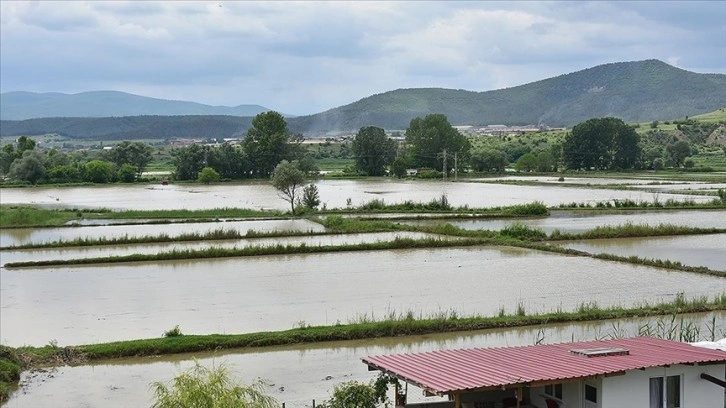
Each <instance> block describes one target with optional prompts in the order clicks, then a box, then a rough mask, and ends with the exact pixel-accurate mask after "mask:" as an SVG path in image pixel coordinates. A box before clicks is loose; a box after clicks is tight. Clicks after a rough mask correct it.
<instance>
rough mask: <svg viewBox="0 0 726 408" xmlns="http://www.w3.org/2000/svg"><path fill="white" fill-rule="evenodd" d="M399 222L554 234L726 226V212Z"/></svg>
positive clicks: (560, 214) (572, 213) (563, 214)
mask: <svg viewBox="0 0 726 408" xmlns="http://www.w3.org/2000/svg"><path fill="white" fill-rule="evenodd" d="M399 222H400V223H404V224H410V225H437V224H451V225H454V226H457V227H459V228H463V229H467V230H478V229H488V230H495V231H498V230H501V229H502V228H504V227H507V226H510V225H512V224H517V223H519V224H525V225H528V226H530V227H534V228H541V229H542V230H543V231H545V232H546V233H548V234H551V233H552V231H554V230H560V232H562V233H581V232H585V231H588V230H591V229H594V228H596V227H599V226H604V225H612V226H615V225H623V224H627V223H631V224H635V225H640V224H645V225H650V226H658V225H660V224H673V225H681V226H687V227H697V228H726V211H724V210H662V211H638V212H622V213H618V214H602V213H597V212H586V211H553V212H552V215H551V216H549V217H542V218H518V219H496V220H481V219H477V220H466V219H448V220H447V219H438V220H410V221H399Z"/></svg>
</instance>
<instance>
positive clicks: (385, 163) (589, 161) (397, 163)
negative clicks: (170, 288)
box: [0, 111, 693, 184]
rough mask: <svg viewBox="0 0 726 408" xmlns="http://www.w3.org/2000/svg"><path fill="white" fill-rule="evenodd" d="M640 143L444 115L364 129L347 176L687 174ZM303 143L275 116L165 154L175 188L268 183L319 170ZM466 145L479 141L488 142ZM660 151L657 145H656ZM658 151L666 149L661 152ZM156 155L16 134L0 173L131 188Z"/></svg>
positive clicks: (601, 126) (604, 121) (670, 145)
mask: <svg viewBox="0 0 726 408" xmlns="http://www.w3.org/2000/svg"><path fill="white" fill-rule="evenodd" d="M648 135H649V136H647V137H648V138H649V139H648V140H647V142H648V143H647V147H646V148H644V147H643V141H642V140H641V138H640V136H639V135H638V134H637V133H636V130H635V128H634V127H633V126H630V125H627V124H626V123H624V122H623V121H622V120H621V119H617V118H612V117H606V118H594V119H589V120H587V121H585V122H582V123H580V124H578V125H576V126H574V127H573V128H572V130H571V131H570V132H568V133H566V134H565V135H564V138H562V140H559V141H555V142H552V141H551V140H547V139H546V138H541V139H539V140H537V139H536V138H537V136H534V137H533V140H534V144H533V146H530V145H529V144H526V143H524V142H523V141H522V140H521V139H519V140H512V138H511V136H500V137H486V138H479V139H470V138H469V137H467V136H465V135H463V134H462V133H461V132H459V131H458V130H457V129H456V128H454V127H453V126H452V125H451V123H449V120H448V118H447V117H446V116H445V115H443V114H429V115H426V116H424V117H419V118H414V119H413V120H411V122H410V124H409V127H408V128H407V129H406V130H405V132H404V133H403V134H402V135H400V137H398V138H396V139H394V138H391V137H389V135H388V134H387V133H386V131H385V130H384V129H382V128H379V127H375V126H366V127H362V128H361V129H360V130H359V131H358V132H357V133H356V134H355V136H354V137H353V140H352V143H351V147H350V149H349V150H348V145H345V149H346V155H348V154H349V155H350V156H352V158H353V161H354V168H353V169H352V170H353V171H354V172H356V173H357V174H359V175H363V176H384V175H393V176H397V177H403V176H404V175H406V172H407V169H411V168H414V169H418V177H442V176H443V175H444V174H445V173H453V172H457V171H464V170H467V169H470V170H472V171H475V172H502V171H504V169H505V168H506V167H508V166H509V165H510V164H514V168H515V169H516V170H517V171H524V172H530V171H537V172H550V171H557V170H560V169H569V170H627V169H646V168H648V169H656V170H657V169H660V168H662V167H664V166H669V165H670V166H673V167H680V166H685V167H689V166H692V165H693V162H692V161H690V162H689V160H688V159H687V158H688V157H689V156H690V155H691V154H692V153H693V150H692V148H691V146H690V145H689V144H688V143H687V142H686V141H683V140H675V139H674V140H667V141H662V140H661V141H656V142H657V143H654V142H653V139H654V138H655V137H656V135H657V134H655V133H653V132H651V133H649V134H648ZM303 140H304V139H303V136H302V135H300V134H294V133H292V132H291V131H290V130H289V128H288V126H287V122H286V120H285V118H284V117H283V116H282V115H281V114H279V113H277V112H274V111H270V112H264V113H261V114H259V115H257V116H255V117H254V118H253V119H252V122H251V127H250V128H249V130H248V131H247V133H246V135H245V137H244V139H243V140H242V141H241V143H239V144H231V143H223V144H217V145H204V144H191V145H189V146H185V147H181V148H175V149H173V150H172V156H173V165H174V172H173V177H174V179H176V180H189V181H199V182H203V183H211V182H214V181H218V180H220V179H228V180H235V179H248V178H262V179H265V178H270V177H271V176H273V174H274V171H275V168H276V167H277V166H278V165H279V164H280V163H281V162H283V161H285V162H287V163H291V164H293V165H294V166H295V167H296V168H297V169H298V170H299V171H301V172H302V174H303V175H305V176H310V175H313V174H316V173H317V172H318V167H317V165H316V162H315V156H314V155H313V154H312V152H310V151H309V150H308V149H307V148H306V147H305V146H304V145H303V144H302V142H303ZM472 140H486V142H485V143H479V142H476V143H477V145H475V146H473V145H472ZM659 143H660V144H659ZM663 146H665V147H663ZM153 153H154V149H153V148H152V147H151V146H150V145H148V144H146V143H143V142H130V141H123V142H120V143H118V144H116V145H115V146H113V147H112V148H111V149H110V150H104V151H103V152H101V153H100V154H94V153H90V152H74V153H63V152H60V151H58V150H56V149H50V150H48V151H45V152H41V151H39V150H38V149H36V144H35V142H34V141H33V140H32V139H30V138H29V137H26V136H21V137H19V138H18V139H17V140H16V143H15V144H7V145H5V146H4V147H3V148H2V149H1V150H0V171H1V172H2V175H4V176H5V177H7V178H9V179H11V180H16V181H24V182H28V183H32V184H37V183H44V182H49V183H71V182H93V183H108V182H116V181H118V182H133V181H136V180H139V179H140V177H141V175H142V173H143V172H144V170H145V169H146V167H147V166H148V164H149V163H150V162H151V161H152V158H153Z"/></svg>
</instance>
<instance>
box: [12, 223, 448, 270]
mask: <svg viewBox="0 0 726 408" xmlns="http://www.w3.org/2000/svg"><path fill="white" fill-rule="evenodd" d="M396 238H411V239H424V238H434V239H456V238H455V237H450V236H443V235H435V234H425V233H416V232H405V231H399V232H375V233H367V234H336V235H312V236H299V237H275V238H245V239H235V240H214V241H199V242H171V243H158V244H138V245H108V246H90V247H68V248H52V249H19V250H3V253H2V256H0V266H2V265H5V264H7V263H11V262H21V261H23V262H24V261H35V262H37V261H48V260H67V259H83V258H98V257H109V256H124V255H131V254H157V253H160V252H169V251H175V250H176V251H179V250H202V249H207V248H212V247H214V248H246V247H271V246H277V245H292V246H299V245H307V246H330V245H353V244H362V243H373V242H382V241H392V240H395V239H396Z"/></svg>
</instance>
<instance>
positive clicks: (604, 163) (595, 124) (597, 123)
mask: <svg viewBox="0 0 726 408" xmlns="http://www.w3.org/2000/svg"><path fill="white" fill-rule="evenodd" d="M639 141H640V137H639V136H638V134H637V133H636V132H635V129H633V128H632V127H631V126H628V125H627V124H625V122H623V121H622V119H617V118H594V119H589V120H587V121H585V122H582V123H579V124H577V125H575V126H574V127H573V128H572V131H571V132H570V133H568V134H567V136H565V142H564V145H563V154H564V161H565V165H566V166H567V168H570V169H584V170H589V169H591V168H594V169H614V168H619V169H627V168H633V167H635V166H636V165H637V164H638V160H639V158H640V146H639Z"/></svg>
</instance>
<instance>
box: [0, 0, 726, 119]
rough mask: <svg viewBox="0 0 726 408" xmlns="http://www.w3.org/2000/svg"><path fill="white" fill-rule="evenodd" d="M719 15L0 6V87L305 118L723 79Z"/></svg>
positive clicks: (224, 5) (534, 6) (561, 5)
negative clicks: (555, 89) (543, 90)
mask: <svg viewBox="0 0 726 408" xmlns="http://www.w3.org/2000/svg"><path fill="white" fill-rule="evenodd" d="M694 10H697V11H698V12H695V11H694ZM723 15H726V3H721V2H703V3H699V4H696V5H692V3H690V2H666V3H662V2H657V3H656V2H501V3H500V2H369V1H360V2H307V1H306V2H266V1H265V2H248V1H245V2H206V1H205V2H191V1H179V2H172V1H158V2H139V1H127V2H118V1H114V2H0V19H1V20H0V21H1V22H2V27H0V69H1V70H2V77H1V78H0V88H1V90H2V92H6V91H11V90H32V91H59V92H79V91H85V90H94V89H116V90H122V91H127V92H133V93H138V94H142V95H148V96H154V97H162V98H174V99H187V100H194V101H198V102H202V103H210V104H225V105H237V104H242V103H255V104H261V105H265V106H268V107H270V108H273V109H278V110H280V111H283V112H286V113H292V114H304V113H313V112H318V111H322V110H326V109H329V108H332V107H335V106H338V105H342V104H346V103H349V102H352V101H355V100H358V99H360V98H363V97H366V96H369V95H371V94H374V93H380V92H384V91H387V90H391V89H396V88H407V87H423V86H427V87H446V88H461V89H470V90H488V89H495V88H500V87H509V86H515V85H520V84H523V83H526V82H531V81H535V80H539V79H544V78H547V77H550V76H554V75H559V74H564V73H568V72H572V71H575V70H579V69H584V68H588V67H591V66H594V65H597V64H601V63H606V62H614V61H623V60H642V59H649V58H658V59H662V60H664V61H667V62H669V63H672V64H678V65H679V66H681V67H683V68H685V69H698V70H706V71H710V72H721V73H723V72H726V66H725V64H724V59H723V55H726V48H725V47H726V45H724V42H723V41H722V39H723V38H724V37H726V25H724V24H723V22H722V17H723Z"/></svg>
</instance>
